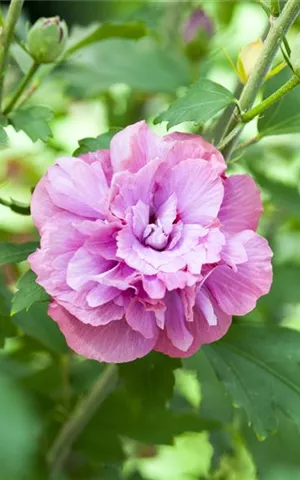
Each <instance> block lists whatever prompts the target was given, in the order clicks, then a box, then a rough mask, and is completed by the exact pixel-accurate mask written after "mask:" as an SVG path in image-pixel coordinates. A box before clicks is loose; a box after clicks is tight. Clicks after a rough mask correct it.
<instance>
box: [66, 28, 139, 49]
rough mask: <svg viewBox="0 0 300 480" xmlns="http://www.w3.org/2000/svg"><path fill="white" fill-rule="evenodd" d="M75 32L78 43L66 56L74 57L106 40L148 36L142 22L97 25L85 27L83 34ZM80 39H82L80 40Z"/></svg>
mask: <svg viewBox="0 0 300 480" xmlns="http://www.w3.org/2000/svg"><path fill="white" fill-rule="evenodd" d="M78 30H79V28H78V27H77V32H75V35H74V36H76V41H75V42H73V43H72V44H71V45H70V46H69V48H68V50H67V52H66V56H69V55H72V54H73V53H75V52H77V51H78V50H80V49H81V48H84V47H88V46H89V45H91V44H92V43H95V42H99V41H100V40H105V39H106V38H112V37H123V38H135V39H137V38H141V37H144V36H145V35H146V34H147V29H146V28H145V26H144V25H143V24H142V23H140V22H131V23H100V24H97V25H90V26H89V28H87V27H84V28H82V29H80V30H81V32H78ZM78 37H80V38H78Z"/></svg>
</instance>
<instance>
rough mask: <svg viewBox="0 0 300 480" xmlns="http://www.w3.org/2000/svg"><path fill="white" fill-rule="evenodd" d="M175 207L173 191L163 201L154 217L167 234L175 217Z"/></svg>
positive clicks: (175, 201) (175, 199) (175, 200)
mask: <svg viewBox="0 0 300 480" xmlns="http://www.w3.org/2000/svg"><path fill="white" fill-rule="evenodd" d="M176 207H177V198H176V195H175V193H173V194H172V195H171V196H170V197H169V198H168V199H167V200H166V201H165V203H163V204H162V205H161V206H160V207H159V209H158V211H157V213H156V217H157V220H158V222H157V223H158V225H160V226H162V228H163V231H164V232H165V233H166V234H167V235H169V233H171V231H172V228H173V222H174V220H175V219H176V215H177V212H176Z"/></svg>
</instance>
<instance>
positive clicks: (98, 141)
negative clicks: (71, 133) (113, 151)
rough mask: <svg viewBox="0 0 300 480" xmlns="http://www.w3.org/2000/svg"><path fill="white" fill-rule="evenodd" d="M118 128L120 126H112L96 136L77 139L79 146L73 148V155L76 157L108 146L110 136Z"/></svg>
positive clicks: (118, 129) (116, 131) (117, 130)
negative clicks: (75, 148)
mask: <svg viewBox="0 0 300 480" xmlns="http://www.w3.org/2000/svg"><path fill="white" fill-rule="evenodd" d="M120 130H121V129H120V128H112V129H110V130H109V132H105V133H102V134H101V135H98V137H96V138H83V139H82V140H79V142H78V143H79V148H77V150H75V152H74V153H73V155H74V156H75V157H78V156H79V155H82V154H84V153H89V152H96V151H97V150H103V149H106V148H109V145H110V141H111V139H112V137H113V136H114V135H115V134H116V133H118V132H119V131H120Z"/></svg>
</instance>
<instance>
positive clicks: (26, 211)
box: [0, 198, 30, 215]
mask: <svg viewBox="0 0 300 480" xmlns="http://www.w3.org/2000/svg"><path fill="white" fill-rule="evenodd" d="M0 205H3V206H4V207H8V208H10V209H11V211H12V212H15V213H19V214H20V215H30V206H29V205H28V206H27V205H24V204H23V203H20V202H17V201H16V200H12V199H10V200H4V198H0Z"/></svg>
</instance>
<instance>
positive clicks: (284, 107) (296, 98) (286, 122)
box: [258, 68, 300, 137]
mask: <svg viewBox="0 0 300 480" xmlns="http://www.w3.org/2000/svg"><path fill="white" fill-rule="evenodd" d="M290 78H291V73H290V71H289V69H288V68H285V69H284V70H283V71H282V72H281V73H280V74H278V75H275V77H273V78H272V79H270V80H269V81H268V82H267V83H266V85H265V88H264V98H267V97H269V96H270V95H271V94H272V93H274V92H275V91H276V90H278V89H279V88H280V87H281V86H282V85H283V84H284V83H285V82H287V81H288V80H289V79H290ZM258 131H259V133H260V135H261V136H263V137H265V136H268V135H284V134H287V133H299V132H300V88H299V87H297V88H295V89H294V90H293V91H292V92H290V93H288V94H287V95H285V96H284V97H282V98H281V99H280V100H279V101H278V102H276V103H274V105H272V107H270V108H268V109H267V110H266V111H265V112H263V114H262V116H261V117H260V118H259V120H258Z"/></svg>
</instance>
